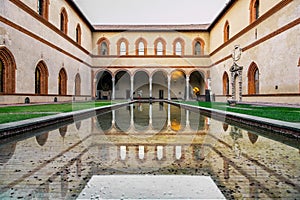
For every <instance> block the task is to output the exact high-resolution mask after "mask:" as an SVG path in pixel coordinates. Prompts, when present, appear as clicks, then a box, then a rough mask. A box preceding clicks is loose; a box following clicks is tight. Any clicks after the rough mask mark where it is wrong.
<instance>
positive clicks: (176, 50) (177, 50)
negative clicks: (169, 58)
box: [173, 38, 184, 56]
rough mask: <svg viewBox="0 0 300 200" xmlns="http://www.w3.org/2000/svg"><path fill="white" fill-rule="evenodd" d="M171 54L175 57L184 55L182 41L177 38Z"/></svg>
mask: <svg viewBox="0 0 300 200" xmlns="http://www.w3.org/2000/svg"><path fill="white" fill-rule="evenodd" d="M173 54H174V55H177V56H182V55H184V40H183V39H181V38H177V39H176V40H174V42H173Z"/></svg>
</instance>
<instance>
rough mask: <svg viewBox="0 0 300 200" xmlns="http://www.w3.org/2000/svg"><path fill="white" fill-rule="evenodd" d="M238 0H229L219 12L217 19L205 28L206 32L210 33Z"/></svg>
mask: <svg viewBox="0 0 300 200" xmlns="http://www.w3.org/2000/svg"><path fill="white" fill-rule="evenodd" d="M237 1H238V0H230V1H229V2H228V3H227V4H226V6H225V7H224V8H223V9H222V10H221V12H220V13H219V14H218V15H217V17H216V18H215V19H214V20H213V22H212V23H211V24H210V25H209V27H208V28H207V30H208V31H211V29H213V27H214V26H215V25H216V24H217V23H218V21H220V19H221V18H222V17H223V16H224V15H225V14H226V13H227V11H228V10H229V9H230V8H231V7H232V6H233V5H234V4H235V3H236V2H237Z"/></svg>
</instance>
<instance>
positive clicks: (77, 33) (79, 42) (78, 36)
mask: <svg viewBox="0 0 300 200" xmlns="http://www.w3.org/2000/svg"><path fill="white" fill-rule="evenodd" d="M76 42H77V44H79V45H81V28H80V25H79V24H77V27H76Z"/></svg>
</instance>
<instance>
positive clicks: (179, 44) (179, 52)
mask: <svg viewBox="0 0 300 200" xmlns="http://www.w3.org/2000/svg"><path fill="white" fill-rule="evenodd" d="M175 48H176V50H175V52H176V53H175V54H176V55H182V45H181V43H180V42H176V47H175Z"/></svg>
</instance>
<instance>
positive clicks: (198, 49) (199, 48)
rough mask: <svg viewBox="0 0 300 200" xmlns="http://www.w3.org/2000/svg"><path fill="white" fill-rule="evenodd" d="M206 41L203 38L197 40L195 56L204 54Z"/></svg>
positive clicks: (194, 48)
mask: <svg viewBox="0 0 300 200" xmlns="http://www.w3.org/2000/svg"><path fill="white" fill-rule="evenodd" d="M204 44H205V43H204V41H203V40H202V39H201V38H196V39H195V40H194V41H193V52H194V55H195V56H200V55H203V54H204Z"/></svg>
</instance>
